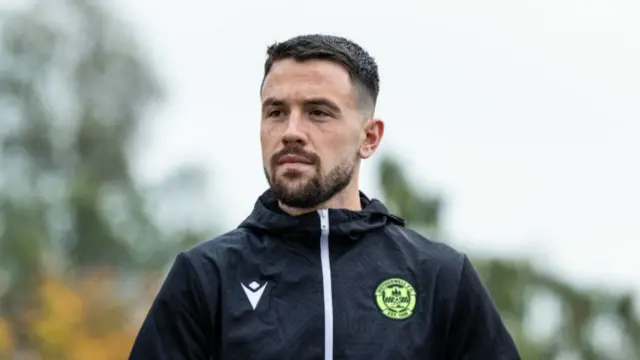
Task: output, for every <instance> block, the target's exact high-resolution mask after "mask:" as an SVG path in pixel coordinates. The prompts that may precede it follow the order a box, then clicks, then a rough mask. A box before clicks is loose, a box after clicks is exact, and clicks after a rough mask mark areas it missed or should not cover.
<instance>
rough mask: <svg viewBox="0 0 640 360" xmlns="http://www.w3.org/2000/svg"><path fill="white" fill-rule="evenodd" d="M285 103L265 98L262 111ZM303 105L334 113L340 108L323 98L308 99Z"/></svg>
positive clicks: (338, 111)
mask: <svg viewBox="0 0 640 360" xmlns="http://www.w3.org/2000/svg"><path fill="white" fill-rule="evenodd" d="M284 105H285V102H284V101H283V100H280V99H276V98H273V97H269V98H266V99H265V100H264V101H263V102H262V109H263V110H264V109H265V108H267V107H269V106H284ZM304 105H305V106H309V105H311V106H314V105H315V106H324V107H327V108H329V109H330V110H331V111H333V112H335V113H340V112H341V111H340V107H339V106H338V105H337V104H336V103H334V102H333V101H331V100H329V99H325V98H310V99H306V100H304Z"/></svg>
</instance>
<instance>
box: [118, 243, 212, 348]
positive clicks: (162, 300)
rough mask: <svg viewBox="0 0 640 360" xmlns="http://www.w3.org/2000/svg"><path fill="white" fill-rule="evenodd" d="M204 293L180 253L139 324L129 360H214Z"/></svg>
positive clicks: (197, 279) (209, 314)
mask: <svg viewBox="0 0 640 360" xmlns="http://www.w3.org/2000/svg"><path fill="white" fill-rule="evenodd" d="M211 286H216V284H211ZM204 291H205V290H204V289H203V287H202V282H201V281H200V279H199V278H198V276H197V273H196V269H195V268H194V266H193V264H192V262H191V260H190V259H189V258H188V257H187V255H185V254H184V253H180V254H179V255H178V256H177V258H176V260H175V261H174V263H173V265H172V267H171V270H170V271H169V274H168V275H167V277H166V279H165V280H164V283H163V284H162V286H161V288H160V290H159V292H158V294H157V296H156V298H155V299H154V301H153V303H152V305H151V308H150V310H149V312H148V314H147V316H146V318H145V320H144V322H143V323H142V326H141V328H140V331H139V332H138V335H137V337H136V339H135V341H134V344H133V348H132V350H131V353H130V356H129V360H148V359H155V360H169V359H171V360H187V359H189V360H215V357H213V353H214V350H215V349H213V348H212V347H213V346H214V345H212V344H211V342H210V341H209V340H210V339H214V337H213V334H212V333H213V329H212V328H213V326H212V321H211V319H213V318H214V317H212V316H211V315H212V314H211V313H210V312H211V311H210V310H209V309H210V307H208V305H207V302H206V301H205V295H204ZM214 309H215V307H214Z"/></svg>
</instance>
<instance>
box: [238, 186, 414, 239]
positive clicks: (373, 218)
mask: <svg viewBox="0 0 640 360" xmlns="http://www.w3.org/2000/svg"><path fill="white" fill-rule="evenodd" d="M360 202H361V204H362V210H361V211H352V210H347V209H329V231H330V234H331V236H335V235H338V236H346V237H349V238H351V239H354V240H355V239H358V238H359V237H360V235H362V234H363V233H366V232H369V231H373V230H376V229H378V228H381V227H384V226H385V225H387V224H389V223H395V224H398V225H400V226H404V225H405V221H404V220H403V219H402V218H400V217H397V216H395V215H392V214H390V213H389V211H388V210H387V208H386V207H385V206H384V204H383V203H382V202H380V201H379V200H376V199H369V198H368V197H367V196H366V195H365V194H364V193H363V192H360ZM239 228H249V229H252V230H254V231H257V232H263V233H269V234H273V235H278V234H286V235H312V234H313V235H315V234H319V233H320V217H319V216H318V213H317V212H316V211H313V212H310V213H306V214H302V215H298V216H293V215H289V214H287V213H285V212H284V211H282V209H280V206H279V205H278V200H277V199H276V198H275V196H274V195H273V193H272V192H271V190H267V191H265V192H264V193H263V194H262V195H261V196H260V197H259V198H258V200H257V201H256V203H255V205H254V207H253V211H252V212H251V214H250V215H249V217H247V219H245V220H244V221H243V222H242V223H241V224H240V226H239Z"/></svg>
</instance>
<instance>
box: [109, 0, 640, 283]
mask: <svg viewBox="0 0 640 360" xmlns="http://www.w3.org/2000/svg"><path fill="white" fill-rule="evenodd" d="M118 1H119V3H121V5H120V7H119V9H118V11H119V12H120V13H121V14H122V15H124V16H125V17H127V18H128V21H129V22H130V23H132V25H133V26H134V27H135V28H136V30H137V35H138V38H139V40H140V41H142V42H143V43H144V44H145V48H146V50H148V52H149V55H150V56H151V58H152V60H153V61H154V62H155V64H156V65H157V67H158V69H159V71H160V73H161V75H162V76H163V77H164V81H165V83H164V85H165V87H166V90H167V101H166V103H165V104H164V106H163V107H162V108H161V109H159V110H158V112H157V113H156V115H155V116H157V123H158V127H157V129H156V131H157V132H155V133H154V134H153V139H154V141H153V143H152V144H150V148H149V153H148V154H149V156H148V159H147V160H148V163H147V166H146V169H147V170H148V172H149V175H150V176H151V177H161V176H163V175H164V174H166V173H168V172H169V171H170V170H171V168H172V167H174V166H175V165H176V164H179V163H181V162H184V161H202V162H203V163H204V164H205V165H206V166H207V167H209V168H210V169H211V171H212V172H213V175H214V176H213V178H212V189H213V191H214V194H213V199H215V201H216V203H217V204H216V205H215V207H217V208H222V207H224V208H225V213H224V217H223V218H221V219H212V221H216V222H218V223H222V225H223V226H225V227H226V229H229V228H231V227H235V226H236V225H237V224H238V223H239V222H240V221H241V220H242V219H244V217H245V216H247V215H248V213H249V211H250V210H251V208H252V206H253V203H254V201H255V199H256V197H257V196H258V195H259V194H260V193H261V192H262V191H263V190H264V189H265V187H266V181H265V180H264V177H263V174H262V168H261V167H262V165H261V158H260V147H259V137H258V136H259V132H258V130H259V129H258V126H259V106H260V105H259V98H258V86H259V83H260V80H261V76H262V65H263V61H264V52H265V50H266V46H267V45H269V44H270V43H272V42H274V41H276V40H284V39H286V38H288V37H290V36H295V35H298V34H302V33H310V32H321V33H330V34H336V35H343V36H346V37H350V38H352V39H353V40H355V41H357V42H359V43H361V45H363V46H364V47H366V48H367V49H368V50H369V52H370V53H371V54H372V55H373V56H374V57H375V58H376V59H377V61H378V63H379V66H380V75H381V94H380V99H379V108H378V111H377V115H378V116H380V117H382V118H383V119H384V120H385V121H386V125H387V128H386V135H385V137H384V139H383V145H382V147H381V149H380V151H381V152H394V153H396V154H398V155H399V156H400V157H401V159H402V160H403V161H404V163H405V164H406V166H407V167H411V168H412V169H411V174H412V177H413V179H414V180H415V181H416V182H417V184H423V185H424V187H425V189H431V190H437V191H440V192H441V193H442V194H443V195H444V196H445V199H446V201H447V206H446V213H445V223H444V227H445V230H446V232H447V234H448V236H449V237H450V238H451V239H452V240H453V241H454V243H455V244H456V246H457V247H458V248H460V249H462V250H465V251H466V250H472V251H473V252H476V251H487V252H499V253H504V254H531V255H533V256H534V259H536V261H537V262H538V263H540V264H542V265H544V266H547V267H549V269H553V270H555V271H556V272H558V273H560V274H562V275H564V276H566V277H568V278H570V279H573V280H575V281H580V282H582V283H584V284H588V285H593V284H606V285H608V286H615V287H625V286H633V287H635V288H636V289H638V290H640V277H638V274H639V273H640V262H639V261H638V260H637V259H638V255H639V254H640V205H639V204H640V186H639V185H640V159H639V158H640V141H638V137H639V136H640V125H639V124H638V121H639V120H640V66H638V64H640V40H639V39H640V21H638V19H639V18H640V2H638V1H637V0H629V1H620V0H599V1H594V0H543V1H539V0H538V1H533V0H530V1H513V0H485V1H472V0H468V1H460V0H455V1H452V0H447V1H445V0H428V1H408V0H407V1H391V2H389V1H377V0H370V1H344V0H342V1H338V0H328V1H327V0H325V1H323V2H302V1H293V0H291V1H283V0H277V1H275V0H271V1H257V0H255V1H234V2H232V1H226V2H214V1H202V0H199V1H196V0H183V1H157V0H136V1H124V0H118ZM375 163H376V160H371V161H368V162H367V163H365V168H364V172H365V176H364V179H363V182H362V189H363V190H364V191H365V192H367V193H369V194H370V195H372V196H374V197H375V196H379V195H380V192H379V189H378V188H377V187H376V185H375V178H374V173H373V170H374V169H375Z"/></svg>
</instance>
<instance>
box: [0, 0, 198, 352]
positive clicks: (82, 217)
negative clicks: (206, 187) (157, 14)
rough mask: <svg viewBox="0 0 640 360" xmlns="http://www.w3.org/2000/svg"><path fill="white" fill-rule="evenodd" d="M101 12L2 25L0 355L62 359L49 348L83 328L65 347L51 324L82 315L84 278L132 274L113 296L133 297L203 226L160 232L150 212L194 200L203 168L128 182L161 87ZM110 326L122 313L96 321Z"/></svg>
mask: <svg viewBox="0 0 640 360" xmlns="http://www.w3.org/2000/svg"><path fill="white" fill-rule="evenodd" d="M97 4H99V3H98V2H94V1H84V0H68V1H65V0H54V1H44V0H43V1H36V2H35V4H34V5H33V6H32V7H28V8H27V9H26V10H23V11H21V12H10V13H4V14H2V15H3V16H2V17H1V18H0V19H1V20H2V22H1V23H0V31H1V33H0V35H1V38H0V53H1V54H2V56H1V57H0V123H1V126H0V164H1V165H0V169H1V171H0V315H2V316H0V319H3V318H4V320H0V337H2V336H3V335H4V334H9V330H8V327H7V325H6V324H7V323H8V324H10V328H11V333H12V334H13V335H12V336H11V339H13V340H12V342H9V339H10V338H9V337H8V335H7V337H6V338H2V339H0V354H1V353H2V351H3V349H5V348H7V347H8V346H9V344H11V343H13V344H15V345H16V346H17V347H19V348H39V349H40V350H42V351H49V350H50V351H53V352H55V353H56V354H58V355H56V357H48V356H46V357H45V358H47V359H54V358H60V359H62V358H66V357H64V356H66V355H64V354H63V353H64V351H62V350H60V349H59V348H58V346H60V344H59V343H56V341H63V342H67V341H71V340H72V339H71V338H75V337H76V336H78V330H77V328H76V330H73V331H74V335H73V336H71V337H66V338H65V337H64V336H65V335H64V333H63V331H64V330H61V332H60V333H57V332H56V331H54V330H52V329H53V328H60V329H66V328H65V326H68V327H67V328H68V329H72V328H74V327H76V326H80V325H79V324H80V323H78V321H83V320H81V319H79V318H78V317H81V318H83V317H85V316H89V315H87V314H84V313H76V312H77V311H87V309H86V306H85V305H86V304H84V302H83V301H84V299H81V298H79V297H78V296H79V295H78V294H76V293H75V292H74V291H85V290H86V289H85V288H84V287H83V286H85V285H90V282H89V283H87V282H81V283H78V284H76V282H77V281H80V280H82V279H86V274H89V273H91V274H93V273H95V271H97V269H117V270H118V272H119V273H114V274H112V276H113V277H114V278H121V275H123V274H124V275H127V277H126V278H122V279H126V281H120V282H116V283H117V284H112V285H110V286H111V289H112V292H111V293H110V294H109V295H110V297H108V299H109V301H117V300H116V299H117V297H118V296H130V297H134V298H135V296H136V294H137V292H138V291H140V289H142V286H141V284H143V281H142V280H141V279H146V278H144V276H146V274H148V273H147V272H142V271H143V270H144V271H147V270H148V271H151V270H157V269H161V268H162V266H164V265H165V264H166V263H167V262H168V261H170V259H171V257H173V256H174V254H175V253H176V252H177V251H178V250H179V249H182V248H184V246H187V245H189V244H192V243H194V242H195V241H197V240H198V239H201V238H202V237H203V236H202V231H206V230H208V229H207V228H206V226H205V227H201V228H197V227H195V226H193V225H194V224H191V223H189V224H186V225H184V226H181V225H180V224H177V225H174V226H173V227H171V228H167V227H166V226H164V225H165V223H164V222H162V221H163V218H162V215H163V214H159V213H158V211H157V209H166V208H168V206H164V204H166V202H167V199H168V200H169V201H172V200H171V199H175V198H176V196H175V192H176V191H184V188H187V187H189V188H190V189H191V190H192V191H191V192H190V194H193V192H194V190H195V192H198V191H199V192H200V193H201V191H203V188H202V187H200V188H198V189H196V188H195V186H202V185H203V183H204V182H203V181H202V177H203V176H204V175H203V173H202V172H201V171H199V170H198V171H194V169H193V168H188V170H184V171H177V175H176V176H175V178H174V179H171V180H170V181H168V182H167V184H168V185H163V184H160V185H157V188H156V187H153V186H145V185H144V184H142V183H141V181H139V178H138V177H137V176H136V172H135V168H134V167H133V164H134V163H135V162H134V160H136V156H138V155H140V153H141V151H144V150H145V149H144V144H142V143H141V142H140V137H139V135H140V133H141V132H142V131H144V129H145V126H146V125H148V124H147V122H146V121H144V115H145V112H146V111H148V110H149V108H150V107H151V106H152V105H153V104H154V103H155V102H157V101H159V100H160V99H161V91H160V86H159V82H158V80H157V79H156V76H155V74H154V72H153V69H152V67H150V66H149V64H147V63H146V62H145V60H144V57H143V56H142V54H143V53H144V49H140V47H139V44H137V43H136V42H135V41H134V40H133V38H132V37H131V36H130V35H129V34H128V33H127V32H126V29H127V28H128V27H127V26H124V25H123V24H122V23H121V22H119V21H117V20H116V19H115V18H113V17H111V16H110V15H109V14H108V12H107V11H106V9H105V8H103V7H101V6H98V5H97ZM185 184H186V186H185ZM172 193H174V194H173V195H174V196H171V194H172ZM165 195H166V196H170V197H169V198H167V197H165ZM177 197H180V196H177ZM190 198H193V196H191V197H190ZM179 211H182V212H184V214H183V215H182V216H183V218H184V217H185V216H188V210H186V211H185V209H180V210H179ZM167 217H170V216H167V215H166V214H164V218H167ZM136 279H138V280H139V281H138V282H137V283H136V282H135V280H136ZM132 284H134V285H132ZM76 285H77V286H79V287H77V286H76ZM36 289H40V291H36ZM82 289H85V290H82ZM89 293H90V292H89ZM74 304H75V305H77V306H79V307H80V308H82V310H79V309H75V308H74V306H75V305H74ZM80 304H83V305H80ZM26 309H32V313H31V314H32V316H30V317H27V316H24V314H25V310H26ZM34 309H35V310H34ZM38 309H39V311H37V310H38ZM46 309H49V310H46ZM96 309H100V310H97V311H104V309H105V307H96ZM66 311H70V313H66ZM74 311H76V312H74ZM122 311H124V310H122ZM33 314H40V315H39V316H36V315H33ZM78 314H81V315H78ZM107 314H111V312H107ZM62 315H64V316H62ZM61 316H62V317H66V316H68V319H66V320H65V319H62V318H61ZM115 319H120V320H122V321H124V320H125V319H126V316H124V315H123V316H122V317H115V318H109V319H103V318H101V319H100V322H102V321H107V320H109V321H113V320H115ZM120 320H118V321H120ZM59 321H63V322H64V321H71V323H59ZM34 322H35V324H36V325H34ZM34 326H35V330H34ZM116 327H117V326H116ZM114 329H115V327H114ZM54 333H55V334H54ZM105 336H106V335H105ZM114 336H115V337H113V338H109V339H111V340H113V341H115V342H117V341H119V340H118V339H119V337H118V335H114ZM105 338H106V337H105ZM111 340H110V341H111ZM34 341H35V342H36V343H37V344H34ZM43 341H45V342H53V343H51V344H49V343H46V344H48V345H46V346H44V345H43V344H45V343H44V342H43ZM38 342H39V343H38ZM90 347H91V346H90ZM47 349H49V350H47ZM61 351H62V352H61ZM47 354H48V353H47ZM60 354H63V355H60ZM67 355H68V356H70V357H71V356H72V355H70V353H69V354H67ZM82 358H83V359H86V358H87V357H82ZM92 358H95V357H92ZM111 358H114V357H111Z"/></svg>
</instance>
